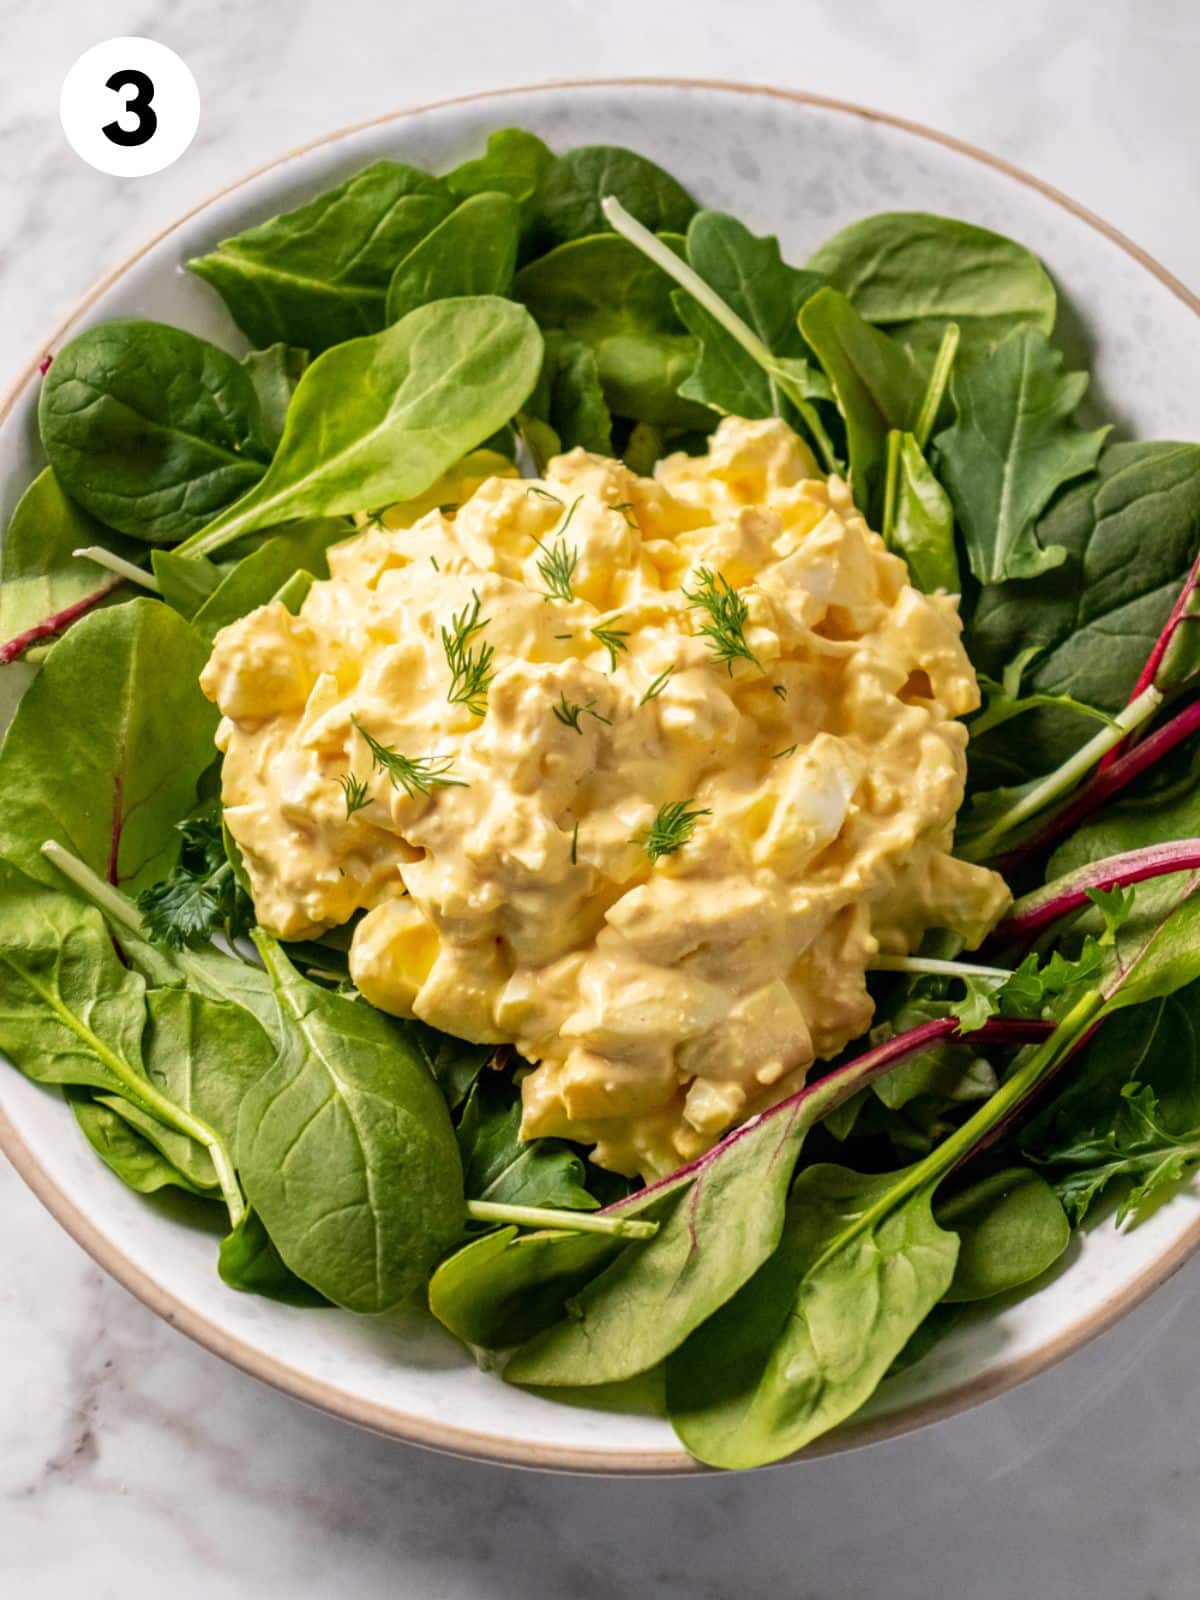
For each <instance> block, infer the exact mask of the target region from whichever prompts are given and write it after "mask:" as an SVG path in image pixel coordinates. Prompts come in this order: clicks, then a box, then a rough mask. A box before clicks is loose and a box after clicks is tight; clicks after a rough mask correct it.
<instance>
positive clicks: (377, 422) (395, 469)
mask: <svg viewBox="0 0 1200 1600" xmlns="http://www.w3.org/2000/svg"><path fill="white" fill-rule="evenodd" d="M541 360H542V341H541V338H540V336H539V334H538V331H537V328H536V327H535V325H534V323H533V321H532V319H531V318H530V316H529V314H528V312H526V311H525V310H524V309H523V308H522V307H520V306H515V305H513V304H512V303H511V302H510V301H507V300H501V299H498V298H496V297H495V296H490V295H480V296H470V297H467V298H465V299H458V300H439V301H436V302H435V303H434V304H432V305H428V306H420V307H419V308H418V309H417V310H416V311H410V312H409V314H408V316H406V317H404V318H402V319H401V321H399V322H397V323H395V324H393V326H392V327H390V328H386V329H385V330H384V331H383V332H382V333H377V334H372V335H371V336H370V337H368V338H363V339H352V340H350V341H349V343H347V344H343V345H339V346H337V347H336V348H335V349H333V350H327V351H326V352H325V354H324V355H322V356H318V357H317V359H316V360H315V361H314V362H313V364H312V366H311V367H309V368H308V370H307V371H306V372H305V374H304V376H303V377H302V378H301V380H300V383H299V386H298V388H297V389H296V393H295V395H294V396H293V398H292V404H291V407H290V409H289V411H288V419H287V426H286V428H285V429H284V435H283V439H282V441H281V443H280V445H279V449H278V450H277V451H276V452H275V458H274V460H273V461H272V463H271V465H270V467H269V469H268V470H267V474H266V476H265V477H264V478H263V479H262V481H261V483H259V484H258V485H256V487H255V488H254V489H252V490H251V491H250V493H249V494H247V495H244V496H243V497H242V499H241V500H239V501H238V502H237V503H236V504H235V505H232V506H230V507H229V508H228V509H227V510H226V511H225V512H223V513H222V514H221V515H219V516H218V517H216V518H215V520H214V521H212V522H211V523H210V524H209V525H208V527H207V528H206V529H205V530H204V531H203V533H201V534H199V535H198V536H197V537H196V538H194V539H190V540H189V541H188V542H187V544H186V546H185V547H184V548H185V550H186V551H187V553H200V554H204V555H207V554H210V553H211V552H212V551H213V550H215V549H217V548H219V547H220V546H222V545H226V544H229V543H230V542H231V541H232V540H234V539H236V538H238V537H239V536H240V535H242V534H244V533H249V532H252V531H253V530H255V529H257V528H264V527H272V526H274V525H275V524H276V523H280V522H288V521H297V520H300V519H301V518H305V517H329V516H338V515H340V514H344V513H346V512H351V511H364V510H368V511H369V510H374V509H376V508H377V507H379V506H386V505H390V504H391V503H392V502H393V501H396V500H411V499H412V498H413V497H414V496H415V495H418V494H420V493H421V491H422V490H423V489H426V488H428V486H429V485H430V484H431V483H432V482H433V481H434V479H435V478H437V477H438V476H439V475H440V474H441V473H443V472H445V471H447V470H448V469H449V468H450V467H451V466H452V465H453V464H454V462H456V461H457V460H459V458H460V457H462V456H464V455H466V454H467V452H468V451H469V450H472V449H474V448H475V446H476V445H478V444H479V443H480V442H481V441H482V440H483V439H486V438H487V437H488V436H489V435H490V434H492V433H495V431H496V429H497V428H499V427H501V426H502V424H504V423H505V422H507V421H508V420H509V418H510V417H512V416H513V415H514V413H515V412H516V411H517V410H518V409H519V408H520V406H521V404H522V402H523V401H524V400H525V398H526V396H527V395H528V394H529V392H530V390H531V389H532V388H533V386H534V384H535V383H536V381H537V375H538V370H539V368H540V366H541Z"/></svg>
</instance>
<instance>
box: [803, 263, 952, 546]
mask: <svg viewBox="0 0 1200 1600" xmlns="http://www.w3.org/2000/svg"><path fill="white" fill-rule="evenodd" d="M800 331H801V333H802V334H803V335H804V337H805V339H806V340H807V341H808V343H809V345H811V347H812V349H813V350H814V351H815V352H816V355H817V359H818V360H819V361H820V363H821V366H822V367H823V368H824V370H825V374H826V376H827V377H828V379H829V381H830V383H831V384H832V385H833V392H834V396H835V398H836V400H837V404H838V410H839V411H840V412H841V414H842V418H843V420H844V421H845V424H846V438H847V442H848V444H849V450H850V482H851V486H852V488H853V490H854V497H855V500H856V502H857V504H858V506H859V508H860V509H861V510H862V512H863V514H864V515H865V516H866V518H867V520H868V521H869V522H871V524H872V526H873V527H878V526H879V524H880V522H881V520H882V512H883V492H884V479H885V474H886V466H887V440H888V433H889V432H890V431H891V430H892V429H897V430H899V431H900V432H907V431H909V430H910V429H911V427H912V425H913V423H914V422H915V421H916V418H917V413H918V411H919V410H920V407H921V397H922V392H923V385H922V383H921V382H920V379H919V377H918V375H917V372H916V369H915V368H914V367H913V365H912V362H911V360H910V358H909V356H908V354H907V352H906V351H905V350H904V348H903V347H902V346H901V345H898V344H896V343H895V342H894V341H893V340H892V339H889V338H888V336H887V335H886V334H885V333H880V331H879V330H878V328H874V327H872V326H871V324H870V323H869V322H866V321H864V319H863V318H862V317H861V316H859V314H858V312H857V311H856V310H855V309H854V307H853V305H852V304H851V303H850V301H849V300H847V298H846V296H845V295H844V294H842V293H841V292H840V291H839V290H837V289H818V290H817V292H816V293H815V294H814V295H812V296H811V298H810V299H808V300H807V301H806V302H805V304H804V305H803V306H802V307H801V310H800Z"/></svg>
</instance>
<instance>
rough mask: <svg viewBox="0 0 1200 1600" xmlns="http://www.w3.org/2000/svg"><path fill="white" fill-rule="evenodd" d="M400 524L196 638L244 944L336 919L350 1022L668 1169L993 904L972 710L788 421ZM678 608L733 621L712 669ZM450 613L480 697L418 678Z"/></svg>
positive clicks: (931, 619) (576, 471) (884, 556)
mask: <svg viewBox="0 0 1200 1600" xmlns="http://www.w3.org/2000/svg"><path fill="white" fill-rule="evenodd" d="M448 498H449V496H448ZM430 503H431V501H430V500H429V499H428V498H427V500H426V504H427V505H428V504H430ZM421 509H424V508H421ZM410 520H411V513H405V512H404V510H403V509H402V508H397V509H396V510H395V512H394V513H390V514H385V515H384V516H383V517H382V518H381V519H378V520H377V521H375V522H372V523H371V524H370V525H368V526H367V527H366V528H365V529H364V531H363V532H361V533H359V534H358V535H357V536H355V537H353V538H351V539H349V540H348V541H347V542H345V543H343V544H341V545H339V546H337V547H336V548H335V549H334V550H333V551H331V553H330V570H331V577H330V578H329V580H328V581H325V582H320V583H316V584H314V585H313V587H312V589H311V590H310V592H309V594H308V596H307V598H306V599H305V601H304V604H303V607H302V609H301V612H300V614H299V616H293V615H291V614H290V613H289V612H288V611H287V610H285V608H284V607H283V606H282V605H280V604H278V603H275V604H271V605H268V606H264V607H262V608H261V609H260V610H258V611H255V612H253V613H251V615H249V616H247V617H244V618H242V619H241V620H240V621H238V622H235V623H234V624H233V625H232V626H231V627H228V628H226V629H224V630H223V632H222V633H220V634H219V635H218V637H217V640H216V643H215V645H214V648H213V653H212V658H211V660H210V662H209V663H208V666H207V668H206V669H205V672H204V676H203V680H202V681H203V686H204V689H205V692H206V693H207V694H208V695H209V696H210V698H212V699H213V700H215V701H216V702H217V704H218V705H219V707H220V709H221V711H222V713H223V716H224V720H223V721H222V723H221V727H220V732H219V735H218V742H219V744H220V746H221V748H222V749H223V750H224V751H225V756H226V759H225V765H224V779H223V782H224V803H225V807H226V818H227V820H228V823H229V827H230V829H231V830H232V833H233V835H234V837H235V838H236V840H237V842H238V844H239V845H240V847H241V850H242V852H243V854H244V857H245V861H246V866H247V869H248V871H249V874H250V880H251V883H252V886H253V892H254V899H255V905H256V908H257V912H258V917H259V920H260V921H261V922H262V924H263V925H264V927H267V928H269V929H273V930H274V931H275V932H276V933H278V934H279V935H280V936H282V937H283V938H285V939H295V938H303V937H307V936H311V935H313V934H316V933H319V932H320V931H322V930H324V929H327V928H330V927H332V926H335V925H337V924H340V923H344V922H346V921H347V920H348V919H349V918H350V917H351V916H352V915H353V914H354V913H356V912H359V911H365V913H366V914H365V916H363V917H362V918H361V920H360V921H358V923H357V924H356V926H355V928H354V933H353V940H352V943H351V950H350V965H351V972H352V974H353V977H354V981H355V983H356V984H357V985H358V987H359V989H360V990H361V991H362V993H363V994H364V996H365V997H366V998H367V999H368V1000H369V1001H370V1002H371V1003H372V1004H374V1005H376V1006H379V1007H380V1008H381V1009H383V1010H385V1011H390V1012H393V1013H394V1014H396V1015H397V1016H402V1017H408V1016H415V1017H419V1018H421V1019H423V1020H424V1021H425V1022H428V1023H430V1024H432V1025H433V1026H434V1027H437V1028H441V1029H444V1030H445V1031H446V1032H448V1033H452V1034H457V1035H459V1036H461V1037H464V1038H468V1039H472V1040H475V1041H479V1042H486V1041H496V1042H497V1043H499V1042H505V1043H511V1044H512V1045H514V1046H515V1047H516V1049H517V1050H518V1051H519V1052H520V1053H521V1055H523V1056H524V1057H525V1058H526V1060H528V1061H529V1062H531V1063H532V1064H533V1070H532V1071H530V1072H529V1073H528V1075H527V1076H526V1077H525V1078H524V1080H523V1083H522V1093H523V1100H524V1121H523V1131H524V1133H525V1135H526V1136H529V1137H532V1136H535V1135H541V1134H560V1135H564V1136H566V1137H568V1138H571V1139H575V1140H579V1141H582V1142H584V1143H587V1144H590V1145H594V1146H595V1149H594V1152H593V1154H594V1158H595V1159H596V1160H597V1161H598V1162H600V1163H601V1164H602V1165H605V1166H608V1167H611V1168H614V1169H616V1170H617V1171H620V1172H625V1173H630V1174H633V1173H641V1174H643V1175H645V1176H647V1177H653V1176H656V1175H659V1174H662V1173H665V1172H668V1171H670V1170H672V1169H673V1168H674V1167H676V1166H678V1165H679V1164H680V1162H681V1161H684V1160H687V1159H689V1158H690V1157H693V1156H695V1155H696V1154H698V1153H699V1152H701V1151H702V1150H704V1149H705V1148H707V1147H708V1146H709V1145H711V1144H712V1143H714V1142H715V1141H716V1140H717V1139H719V1138H720V1137H721V1135H722V1134H723V1133H724V1132H725V1131H726V1130H727V1129H728V1128H730V1127H731V1126H733V1125H734V1124H736V1123H738V1122H740V1121H743V1120H744V1119H745V1118H746V1117H748V1116H750V1115H751V1114H753V1113H754V1112H756V1111H758V1110H761V1109H762V1108H763V1107H764V1106H766V1105H768V1104H770V1103H772V1102H773V1101H775V1100H777V1099H779V1098H781V1097H782V1096H784V1095H786V1094H788V1093H790V1092H791V1091H793V1090H794V1089H796V1088H797V1087H798V1086H799V1085H800V1084H801V1083H802V1082H803V1080H804V1076H805V1074H806V1072H807V1071H808V1069H809V1067H810V1066H811V1064H812V1062H813V1061H814V1059H815V1058H817V1057H828V1056H830V1055H833V1054H835V1053H836V1052H837V1051H838V1050H840V1049H841V1048H842V1047H843V1046H844V1045H845V1044H846V1043H847V1042H848V1041H849V1040H851V1039H853V1038H855V1037H857V1036H858V1035H859V1034H861V1033H862V1032H863V1031H864V1030H865V1029H866V1028H867V1027H868V1025H869V1023H870V1020H871V1012H872V1006H871V1000H870V998H869V996H868V993H867V988H866V983H865V976H864V975H865V972H866V969H867V966H868V964H869V962H870V961H871V960H872V958H873V957H874V956H875V955H876V954H877V953H879V952H880V951H886V952H889V953H903V952H907V951H909V950H911V949H912V948H914V946H915V945H916V944H917V943H918V942H919V940H920V938H921V936H922V934H923V933H924V931H925V930H926V929H927V928H930V927H948V928H951V929H953V930H955V931H956V932H957V933H958V934H959V935H960V936H961V937H962V938H963V940H964V941H965V942H966V944H967V945H974V944H976V943H978V942H979V940H980V939H981V938H982V937H983V936H984V935H985V934H986V933H987V931H988V929H989V928H990V927H991V926H992V924H993V923H994V922H995V921H996V920H997V918H998V917H999V916H1000V915H1001V914H1002V913H1003V911H1004V909H1005V907H1006V905H1007V903H1008V899H1009V896H1008V891H1007V889H1006V887H1005V885H1004V883H1003V881H1002V879H1000V878H999V877H998V876H997V875H996V874H995V873H992V872H989V871H987V870H985V869H983V868H981V867H978V866H972V865H969V864H968V863H966V862H962V861H958V860H956V859H955V858H954V857H953V855H952V854H951V853H950V852H951V839H952V834H953V829H954V821H955V815H956V813H957V811H958V808H959V806H960V805H961V803H962V798H963V781H964V775H965V749H966V742H967V733H966V729H965V727H964V726H963V724H962V723H961V722H960V721H958V720H957V719H958V718H960V717H961V716H962V715H963V714H964V713H965V712H968V711H971V710H973V709H974V708H975V707H976V706H977V705H978V703H979V695H978V689H977V686H976V681H975V675H974V672H973V671H972V668H971V664H970V662H969V661H968V659H967V656H966V654H965V652H964V650H963V647H962V643H961V639H960V632H961V630H960V624H959V619H958V611H957V601H956V600H955V599H954V598H953V597H950V596H945V595H923V594H920V593H919V592H918V591H916V590H915V589H914V588H912V587H911V585H910V584H909V582H908V573H907V570H906V568H905V565H904V563H903V561H901V560H900V559H899V558H898V557H896V556H894V555H891V554H889V553H888V552H887V551H886V550H885V548H884V546H883V543H882V541H881V540H880V539H879V537H878V536H877V535H876V534H875V533H873V532H871V530H870V529H869V528H868V527H867V525H866V523H865V522H864V521H863V519H862V517H861V516H860V515H859V514H858V512H857V511H856V510H855V508H854V505H853V502H852V500H851V497H850V494H849V491H848V489H847V487H846V486H845V484H843V483H842V482H841V481H840V480H839V479H837V478H831V479H829V480H828V481H826V480H824V479H822V478H821V477H819V475H818V473H817V470H816V468H815V465H814V463H813V461H812V458H811V456H810V455H809V452H808V450H807V449H806V448H805V446H804V445H803V444H802V443H801V442H800V441H799V440H798V439H797V438H796V436H795V435H794V434H793V433H792V432H791V431H790V429H788V428H787V427H786V426H785V425H784V424H783V423H781V422H777V421H766V422H745V421H740V420H737V419H734V418H728V419H726V420H725V421H723V422H722V423H721V425H720V427H719V428H718V429H717V432H716V434H715V435H714V437H713V439H712V442H711V448H710V450H709V453H708V454H707V455H703V456H696V457H689V456H686V455H675V456H671V457H669V458H667V459H666V460H664V461H663V462H661V463H660V464H659V466H658V468H657V469H656V474H655V478H654V479H653V480H649V479H645V478H640V477H636V476H635V475H634V474H632V473H631V472H629V471H628V470H627V469H626V468H625V467H624V466H623V465H622V464H621V463H620V462H618V461H611V460H606V459H601V458H598V457H595V456H591V455H587V454H585V453H584V452H583V451H581V450H575V451H572V452H571V453H570V454H568V455H564V456H560V457H559V458H558V459H556V460H555V461H553V462H551V464H550V466H549V468H548V470H547V475H546V477H545V479H544V480H542V481H540V482H538V483H536V484H531V483H529V482H527V481H523V480H516V479H513V478H511V477H505V476H494V477H490V478H487V479H486V480H485V481H483V482H482V483H480V484H479V485H478V487H477V488H475V489H474V492H473V493H470V494H469V498H466V499H465V500H464V501H463V503H461V504H460V505H458V506H457V507H449V508H447V507H442V508H441V509H433V510H427V511H425V512H424V514H423V515H421V516H420V518H419V520H417V521H416V522H415V524H414V525H412V526H408V525H407V524H408V522H409V521H410ZM706 581H707V582H708V584H709V586H710V590H711V589H712V586H713V585H715V588H716V592H717V593H718V594H728V589H732V590H734V591H736V598H735V600H734V610H735V615H736V613H737V609H738V607H739V606H740V607H744V613H745V615H744V618H743V620H742V621H741V622H740V624H739V625H738V627H737V628H735V630H734V631H735V634H736V635H737V637H738V638H739V639H740V642H741V646H742V647H743V649H744V653H742V654H735V655H734V656H732V657H730V658H729V659H728V660H722V659H721V658H720V655H719V652H718V649H717V645H718V643H719V640H717V639H714V638H710V637H706V636H705V635H704V634H703V633H702V631H701V630H702V628H703V627H705V626H707V625H709V624H710V623H711V622H712V620H713V619H712V617H711V616H710V613H709V612H708V611H706V610H705V609H704V608H703V607H699V606H697V605H696V604H695V603H694V602H693V600H692V599H691V598H689V596H695V595H696V594H698V593H700V592H702V591H703V589H704V586H705V583H706ZM726 586H728V589H727V588H726ZM568 596H569V598H568ZM476 598H477V599H478V608H477V609H475V601H476ZM472 620H473V621H474V622H476V623H478V627H477V628H476V629H475V630H474V631H473V632H471V633H470V634H469V635H468V637H467V639H466V641H465V648H467V649H468V650H472V651H475V652H478V651H479V650H480V648H481V647H483V646H486V647H487V648H488V649H489V650H490V651H491V652H492V654H491V656H490V658H488V660H487V661H486V662H485V665H484V669H483V670H482V672H481V674H480V675H481V676H482V677H483V678H484V679H485V680H486V681H485V683H484V692H483V696H482V698H480V697H479V696H476V703H475V705H474V706H472V705H471V704H468V703H467V701H466V700H464V698H463V694H462V689H463V681H462V679H461V678H456V677H455V675H454V672H453V670H452V669H453V661H452V660H451V659H450V656H451V654H452V651H451V650H450V649H448V646H452V645H453V641H454V638H455V629H456V626H459V625H460V624H462V623H464V622H465V623H471V622H472ZM476 659H478V657H477V656H476ZM479 712H482V715H480V714H478V713H479ZM354 786H361V787H359V789H358V793H359V796H360V798H361V800H362V802H363V803H362V804H361V806H360V807H359V808H358V809H352V789H353V787H354ZM672 806H674V807H676V808H682V809H683V810H684V811H685V812H686V813H687V815H688V817H689V821H688V822H687V823H686V825H685V827H684V829H683V831H682V834H681V835H678V836H677V835H676V834H671V835H670V837H669V838H668V840H667V843H668V845H670V844H671V843H674V844H675V845H676V848H673V849H668V851H667V853H662V854H659V855H657V856H656V857H655V858H654V859H652V858H651V857H652V852H651V851H648V849H647V847H646V845H647V836H648V834H649V831H650V830H651V828H652V827H653V826H654V825H655V823H656V819H660V821H661V813H662V810H663V808H664V807H672Z"/></svg>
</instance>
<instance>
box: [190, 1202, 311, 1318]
mask: <svg viewBox="0 0 1200 1600" xmlns="http://www.w3.org/2000/svg"><path fill="white" fill-rule="evenodd" d="M217 1270H218V1271H219V1272H220V1274H221V1278H222V1281H223V1282H224V1283H227V1284H228V1285H229V1287H230V1288H231V1289H240V1290H241V1291H242V1293H244V1294H260V1295H264V1296H265V1297H266V1298H267V1299H268V1300H278V1301H280V1302H282V1304H283V1305H285V1306H327V1305H328V1304H329V1301H328V1300H326V1298H325V1296H324V1295H322V1294H318V1293H317V1291H316V1290H315V1289H313V1288H310V1287H309V1285H308V1284H307V1283H305V1282H304V1281H303V1279H301V1278H298V1277H297V1276H296V1274H295V1273H294V1272H292V1271H290V1270H289V1269H288V1268H287V1267H286V1266H285V1265H284V1262H283V1257H282V1256H281V1255H280V1254H279V1251H278V1250H276V1248H275V1246H274V1245H273V1244H272V1242H271V1238H270V1235H269V1234H268V1233H267V1230H266V1229H265V1228H264V1227H263V1225H262V1219H261V1217H259V1215H258V1213H257V1212H256V1211H247V1212H246V1215H245V1216H244V1217H243V1218H242V1220H241V1221H240V1222H239V1223H238V1225H237V1227H236V1228H234V1230H233V1232H232V1233H230V1234H227V1235H226V1236H225V1238H224V1239H222V1241H221V1251H220V1255H219V1256H218V1258H217Z"/></svg>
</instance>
